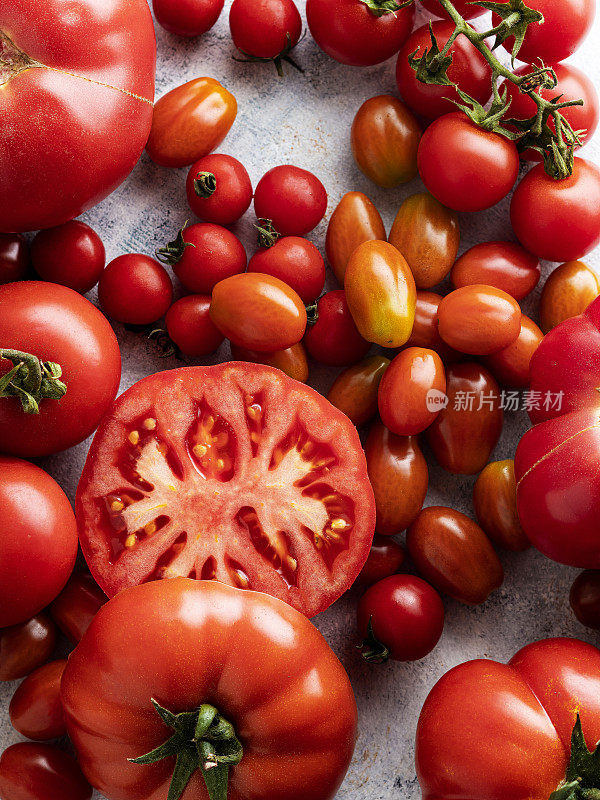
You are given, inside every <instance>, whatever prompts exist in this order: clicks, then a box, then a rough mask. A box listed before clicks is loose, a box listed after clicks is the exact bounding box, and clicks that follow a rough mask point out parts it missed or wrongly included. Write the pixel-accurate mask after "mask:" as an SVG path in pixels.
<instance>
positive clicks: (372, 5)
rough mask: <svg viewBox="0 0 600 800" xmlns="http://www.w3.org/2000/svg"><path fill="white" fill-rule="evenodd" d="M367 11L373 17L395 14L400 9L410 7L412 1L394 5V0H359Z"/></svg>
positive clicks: (407, 0) (406, 0)
mask: <svg viewBox="0 0 600 800" xmlns="http://www.w3.org/2000/svg"><path fill="white" fill-rule="evenodd" d="M360 2H361V3H364V4H365V5H366V7H367V8H368V9H369V11H370V12H371V14H373V16H374V17H383V16H384V14H395V13H396V11H400V9H401V8H406V7H407V6H410V5H412V3H413V0H405V1H404V2H403V3H396V0H360Z"/></svg>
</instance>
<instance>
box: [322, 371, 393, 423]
mask: <svg viewBox="0 0 600 800" xmlns="http://www.w3.org/2000/svg"><path fill="white" fill-rule="evenodd" d="M389 365H390V360H389V358H385V356H379V355H377V356H369V357H368V358H365V360H364V361H360V362H359V363H358V364H355V365H354V366H352V367H348V369H346V370H344V371H343V372H342V373H340V374H339V375H338V376H337V378H336V379H335V381H334V384H333V386H332V387H331V389H330V390H329V394H328V395H327V399H328V400H329V402H330V403H331V405H333V406H335V407H336V408H339V410H340V411H343V412H344V414H345V415H346V416H347V417H348V418H349V419H350V420H351V421H352V422H353V423H354V424H355V425H356V426H357V427H358V426H359V425H364V424H365V422H368V421H369V420H370V419H372V418H373V417H374V416H375V414H376V413H377V392H378V391H379V384H380V383H381V379H382V378H383V375H384V373H385V371H386V369H387V368H388V367H389Z"/></svg>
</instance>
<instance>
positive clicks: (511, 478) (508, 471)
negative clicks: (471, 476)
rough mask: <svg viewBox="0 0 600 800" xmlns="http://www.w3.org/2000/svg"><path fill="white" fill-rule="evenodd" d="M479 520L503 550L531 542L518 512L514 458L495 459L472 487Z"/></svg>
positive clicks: (521, 548)
mask: <svg viewBox="0 0 600 800" xmlns="http://www.w3.org/2000/svg"><path fill="white" fill-rule="evenodd" d="M473 506H474V508H475V516H476V517H477V521H478V522H479V524H480V525H481V527H482V528H483V530H484V531H485V532H486V534H487V535H488V536H489V537H490V539H491V540H492V542H494V544H496V545H498V547H501V548H502V549H503V550H515V551H517V552H519V551H522V550H527V548H528V547H530V546H531V545H530V542H529V539H528V538H527V536H526V535H525V533H524V531H523V528H522V527H521V523H520V521H519V515H518V513H517V484H516V480H515V462H514V461H513V460H512V459H506V460H505V461H492V462H491V463H489V464H488V465H487V466H486V467H485V468H484V469H483V470H482V471H481V473H480V474H479V477H478V478H477V480H476V481H475V486H474V487H473Z"/></svg>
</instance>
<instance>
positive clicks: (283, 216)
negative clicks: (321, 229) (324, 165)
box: [254, 164, 327, 236]
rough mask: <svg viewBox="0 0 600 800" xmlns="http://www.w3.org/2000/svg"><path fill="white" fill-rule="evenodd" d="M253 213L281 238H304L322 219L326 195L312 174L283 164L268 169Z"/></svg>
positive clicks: (325, 207) (260, 182)
mask: <svg viewBox="0 0 600 800" xmlns="http://www.w3.org/2000/svg"><path fill="white" fill-rule="evenodd" d="M254 210H255V211H256V216H257V217H258V218H259V219H268V220H270V221H271V222H272V223H273V227H274V228H275V230H276V231H277V232H278V233H280V234H281V235H282V236H304V234H306V233H309V232H310V231H312V230H313V228H316V227H317V225H318V224H319V222H321V220H322V219H323V217H324V216H325V212H326V211H327V192H326V191H325V187H324V186H323V184H322V183H321V181H320V180H319V179H318V178H317V177H316V176H315V175H313V174H312V172H308V170H305V169H301V168H300V167H294V166H292V165H291V164H284V165H283V166H280V167H273V169H270V170H269V171H268V172H267V173H266V174H265V175H263V177H262V178H261V179H260V181H259V182H258V184H257V186H256V190H255V192H254Z"/></svg>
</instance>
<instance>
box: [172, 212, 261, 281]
mask: <svg viewBox="0 0 600 800" xmlns="http://www.w3.org/2000/svg"><path fill="white" fill-rule="evenodd" d="M182 236H183V241H184V242H187V243H188V244H189V245H190V246H189V247H185V248H184V250H183V255H182V256H181V258H180V259H179V261H177V263H176V264H175V265H174V266H173V272H174V273H175V275H176V276H177V278H178V279H179V280H180V281H181V284H182V285H183V287H184V288H185V289H187V291H188V292H192V293H193V294H211V292H212V290H213V289H214V288H215V286H216V285H217V283H219V281H222V280H225V279H226V278H230V277H231V276H232V275H239V274H240V273H242V272H245V270H246V264H247V261H248V257H247V255H246V250H245V249H244V245H243V244H242V243H241V242H240V240H239V239H238V238H237V236H235V234H233V233H232V232H231V231H229V230H227V228H224V227H223V226H222V225H213V224H212V223H210V222H200V223H198V224H197V225H190V227H189V228H184V230H183V233H182Z"/></svg>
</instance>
